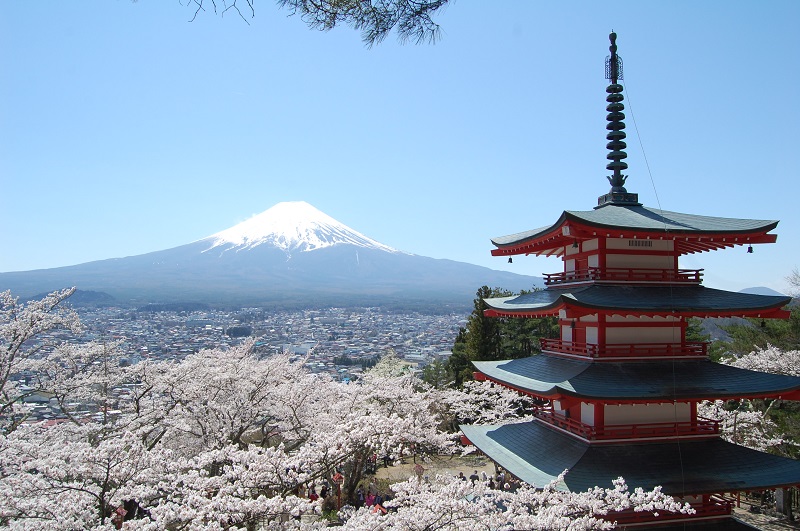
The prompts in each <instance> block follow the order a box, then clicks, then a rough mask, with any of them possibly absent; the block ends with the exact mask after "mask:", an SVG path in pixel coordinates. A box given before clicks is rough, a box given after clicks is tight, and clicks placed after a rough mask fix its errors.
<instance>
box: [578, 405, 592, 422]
mask: <svg viewBox="0 0 800 531" xmlns="http://www.w3.org/2000/svg"><path fill="white" fill-rule="evenodd" d="M581 422H583V423H584V424H588V425H589V426H594V404H587V403H586V402H581Z"/></svg>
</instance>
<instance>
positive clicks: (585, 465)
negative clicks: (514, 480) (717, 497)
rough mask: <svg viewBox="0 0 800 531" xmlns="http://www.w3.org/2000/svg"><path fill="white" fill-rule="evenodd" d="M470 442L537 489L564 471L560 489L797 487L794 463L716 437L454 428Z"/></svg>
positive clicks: (798, 469) (534, 425) (675, 491)
mask: <svg viewBox="0 0 800 531" xmlns="http://www.w3.org/2000/svg"><path fill="white" fill-rule="evenodd" d="M461 430H462V431H463V433H464V435H465V436H466V438H467V439H469V441H470V443H472V444H474V445H475V446H476V447H477V448H478V449H480V450H481V451H482V452H483V453H485V454H486V455H487V456H489V457H490V458H491V459H492V460H493V461H495V462H497V464H499V465H500V466H502V467H503V468H505V469H506V470H508V471H509V472H510V473H511V474H513V475H514V476H516V477H518V478H519V479H521V480H522V481H525V482H526V483H529V484H531V485H536V486H539V487H542V486H544V485H546V484H548V483H550V482H551V481H553V480H555V479H556V478H557V477H558V475H559V474H560V473H561V472H563V471H564V470H567V469H568V470H569V472H568V473H567V474H566V476H565V478H564V481H563V482H562V483H560V484H559V485H558V488H559V489H560V490H569V491H572V492H582V491H586V490H588V489H591V488H593V487H595V486H600V487H605V488H610V487H611V486H612V481H613V480H614V479H616V478H618V477H622V478H624V479H625V481H626V483H627V484H628V486H629V487H630V488H631V489H633V488H636V487H642V488H643V489H645V490H651V489H653V488H655V487H657V486H659V485H660V486H661V487H662V488H663V491H664V492H665V493H666V494H670V495H682V494H707V493H718V492H737V491H742V490H750V489H753V490H758V489H766V488H774V487H782V486H790V485H798V484H800V461H796V460H794V459H789V458H786V457H779V456H775V455H771V454H767V453H762V452H758V451H756V450H751V449H749V448H745V447H743V446H738V445H736V444H732V443H729V442H726V441H723V440H721V439H718V438H714V439H707V440H695V441H680V442H677V441H676V442H658V443H655V442H651V443H627V444H602V445H592V444H588V443H586V442H584V441H581V440H579V439H577V438H575V437H572V436H570V435H567V434H564V433H561V432H559V431H557V430H554V429H552V428H551V427H549V426H547V425H545V424H543V423H540V422H538V421H532V422H525V423H520V424H507V425H503V426H461Z"/></svg>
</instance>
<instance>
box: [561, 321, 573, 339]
mask: <svg viewBox="0 0 800 531" xmlns="http://www.w3.org/2000/svg"><path fill="white" fill-rule="evenodd" d="M561 340H562V341H572V327H570V326H569V325H562V326H561Z"/></svg>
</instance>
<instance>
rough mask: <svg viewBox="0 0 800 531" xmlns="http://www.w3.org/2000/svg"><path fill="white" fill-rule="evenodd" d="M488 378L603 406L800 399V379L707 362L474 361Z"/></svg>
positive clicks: (547, 358) (525, 390)
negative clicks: (595, 402) (696, 401)
mask: <svg viewBox="0 0 800 531" xmlns="http://www.w3.org/2000/svg"><path fill="white" fill-rule="evenodd" d="M473 365H474V366H475V368H476V369H477V370H478V371H480V373H481V374H482V375H483V377H484V378H485V379H488V380H491V381H493V382H496V383H498V384H500V385H503V386H504V387H508V388H510V389H513V390H515V391H518V392H520V393H524V394H528V395H532V396H537V397H541V398H548V399H557V398H564V397H575V398H579V399H583V400H588V401H602V402H604V403H614V402H618V403H647V402H664V401H668V402H669V401H674V400H682V401H694V400H715V399H734V398H739V399H742V398H782V399H785V400H796V399H797V398H798V397H800V378H797V377H793V376H785V375H779V374H768V373H762V372H757V371H751V370H747V369H739V368H736V367H730V366H728V365H722V364H719V363H714V362H711V361H708V360H694V361H680V362H673V361H640V362H620V363H615V362H609V363H592V362H589V361H577V360H565V359H563V358H557V357H553V356H548V355H544V354H543V355H538V356H531V357H529V358H522V359H516V360H502V361H475V362H473Z"/></svg>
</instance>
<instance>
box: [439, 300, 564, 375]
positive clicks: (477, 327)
mask: <svg viewBox="0 0 800 531" xmlns="http://www.w3.org/2000/svg"><path fill="white" fill-rule="evenodd" d="M523 293H524V292H523ZM510 295H513V293H512V292H510V291H508V290H505V289H502V288H494V289H492V288H489V287H488V286H482V287H481V288H480V289H479V290H478V291H477V293H476V298H475V301H474V310H473V311H472V314H471V315H470V316H469V319H468V320H467V327H466V328H461V329H460V330H459V333H458V336H456V340H455V343H454V345H453V355H452V356H450V359H449V360H448V363H447V367H448V370H449V371H450V373H451V374H452V375H453V380H454V384H455V385H456V386H460V385H461V384H462V383H464V382H465V381H468V380H471V379H472V373H473V371H474V370H475V368H474V367H473V365H472V362H473V361H489V360H501V359H512V358H525V357H528V356H531V355H533V354H536V353H537V352H538V351H539V338H541V337H547V338H556V337H558V334H559V330H558V320H557V319H556V318H555V317H543V318H538V319H521V318H496V317H486V316H485V315H484V310H486V309H487V308H488V306H487V305H486V303H485V302H484V299H486V298H492V297H507V296H510Z"/></svg>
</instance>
